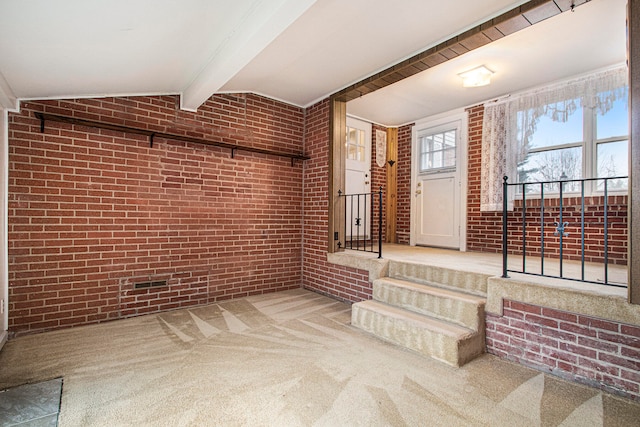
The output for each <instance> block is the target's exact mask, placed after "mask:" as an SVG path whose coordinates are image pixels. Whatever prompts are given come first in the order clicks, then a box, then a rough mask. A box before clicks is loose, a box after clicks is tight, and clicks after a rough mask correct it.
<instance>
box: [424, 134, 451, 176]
mask: <svg viewBox="0 0 640 427" xmlns="http://www.w3.org/2000/svg"><path fill="white" fill-rule="evenodd" d="M455 166H456V131H455V129H454V130H449V131H446V132H440V133H436V134H431V135H425V136H422V137H420V171H421V172H424V171H428V170H430V169H439V168H449V167H455Z"/></svg>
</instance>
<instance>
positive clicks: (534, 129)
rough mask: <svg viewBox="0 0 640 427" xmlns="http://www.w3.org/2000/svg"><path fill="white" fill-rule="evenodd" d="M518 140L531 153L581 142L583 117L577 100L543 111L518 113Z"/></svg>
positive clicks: (544, 108) (555, 105)
mask: <svg viewBox="0 0 640 427" xmlns="http://www.w3.org/2000/svg"><path fill="white" fill-rule="evenodd" d="M517 120H518V138H519V139H520V141H523V142H524V144H525V145H526V143H527V142H528V148H529V149H535V148H545V147H553V146H554V145H560V144H569V143H572V142H581V141H582V140H583V139H584V137H583V113H582V107H581V106H580V102H579V100H577V99H574V100H568V101H566V102H558V103H555V104H549V105H546V106H544V107H543V110H537V109H531V110H528V111H519V112H518V116H517Z"/></svg>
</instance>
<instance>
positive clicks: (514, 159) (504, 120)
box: [480, 66, 628, 211]
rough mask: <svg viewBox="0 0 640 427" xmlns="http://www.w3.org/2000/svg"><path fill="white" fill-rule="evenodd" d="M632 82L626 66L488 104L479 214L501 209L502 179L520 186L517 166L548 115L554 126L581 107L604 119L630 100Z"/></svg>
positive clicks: (511, 204)
mask: <svg viewBox="0 0 640 427" xmlns="http://www.w3.org/2000/svg"><path fill="white" fill-rule="evenodd" d="M627 80H628V72H627V67H626V66H622V67H617V68H615V69H610V70H606V71H602V72H598V73H595V74H591V75H588V76H584V77H580V78H576V79H573V80H570V81H567V82H564V83H561V84H556V85H553V86H548V87H545V88H541V89H538V90H533V91H530V92H527V93H524V94H521V95H517V96H513V97H511V96H510V97H507V98H506V99H502V100H499V101H494V102H488V103H486V104H485V105H484V119H483V123H482V150H481V155H482V166H481V186H480V210H481V211H500V210H502V207H503V189H502V183H503V179H502V178H503V177H504V176H508V177H509V182H511V183H513V182H516V178H517V163H518V162H519V161H521V160H523V159H524V158H525V157H526V155H527V152H526V147H527V145H528V144H527V141H528V139H529V138H530V137H531V135H532V134H533V132H534V131H535V126H536V124H537V122H538V120H539V119H540V117H542V116H543V115H547V116H549V117H550V118H551V119H552V120H554V121H559V122H565V121H566V120H567V118H568V117H569V116H570V115H571V114H572V113H573V112H574V111H575V110H576V109H577V108H578V106H582V107H589V108H595V109H597V111H598V112H599V113H601V114H604V113H606V112H607V111H609V110H610V109H611V108H612V106H613V103H614V102H615V101H616V100H617V99H621V98H622V97H626V96H627V90H628V87H627ZM519 111H525V112H527V114H524V115H521V120H522V122H521V123H520V128H521V132H520V135H517V134H518V130H517V129H518V124H517V123H516V118H517V116H518V112H519ZM518 136H519V138H518ZM510 188H511V189H512V188H513V187H510ZM508 199H509V200H508V204H507V205H508V209H512V207H513V203H512V202H513V194H510V195H509V196H508Z"/></svg>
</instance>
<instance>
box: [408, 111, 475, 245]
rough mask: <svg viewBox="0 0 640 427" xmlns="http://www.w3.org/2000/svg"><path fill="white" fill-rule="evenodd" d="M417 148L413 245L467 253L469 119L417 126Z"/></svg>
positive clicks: (456, 116) (414, 143)
mask: <svg viewBox="0 0 640 427" xmlns="http://www.w3.org/2000/svg"><path fill="white" fill-rule="evenodd" d="M412 146H413V152H412V161H411V163H412V177H411V183H412V185H411V187H412V193H411V194H412V196H411V197H412V201H411V245H420V246H431V247H441V248H449V249H459V250H465V246H466V239H465V237H466V232H465V230H466V163H467V159H466V147H467V113H466V112H464V111H462V112H459V113H455V114H452V113H449V114H447V115H445V116H442V117H441V118H438V119H427V120H426V121H424V122H421V123H417V124H416V126H415V127H414V130H413V135H412ZM463 181H464V182H463Z"/></svg>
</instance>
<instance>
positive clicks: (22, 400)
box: [0, 378, 62, 427]
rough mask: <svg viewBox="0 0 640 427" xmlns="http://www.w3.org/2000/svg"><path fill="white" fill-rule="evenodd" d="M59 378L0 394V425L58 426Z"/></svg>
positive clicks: (60, 387)
mask: <svg viewBox="0 0 640 427" xmlns="http://www.w3.org/2000/svg"><path fill="white" fill-rule="evenodd" d="M61 394H62V378H56V379H53V380H49V381H43V382H39V383H35V384H25V385H22V386H18V387H13V388H9V389H6V390H2V391H0V426H3V427H9V426H20V427H27V426H28V427H41V426H42V427H44V426H47V427H55V426H57V425H58V413H59V412H60V396H61Z"/></svg>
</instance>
